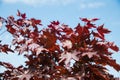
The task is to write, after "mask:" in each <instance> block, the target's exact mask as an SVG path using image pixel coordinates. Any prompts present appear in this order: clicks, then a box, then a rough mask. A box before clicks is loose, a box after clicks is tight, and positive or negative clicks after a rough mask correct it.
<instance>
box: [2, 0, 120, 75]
mask: <svg viewBox="0 0 120 80" xmlns="http://www.w3.org/2000/svg"><path fill="white" fill-rule="evenodd" d="M119 8H120V1H119V0H0V16H2V17H5V18H6V17H7V16H10V15H14V16H15V15H16V12H17V10H20V11H21V12H25V13H26V14H27V17H28V18H31V17H35V18H37V19H41V20H42V23H43V25H44V26H46V25H48V24H49V23H50V21H52V20H59V21H60V22H61V23H65V24H68V25H69V26H71V27H75V26H76V25H77V23H79V22H80V20H79V18H80V17H87V18H96V17H97V18H99V19H100V20H99V21H97V22H96V24H103V23H104V24H105V27H106V28H108V29H110V30H111V31H112V32H111V33H110V34H109V35H106V38H107V40H108V41H114V42H115V43H116V44H117V45H118V46H119V47H120V38H119V32H120V9H119ZM4 30H5V29H4V28H2V29H1V30H0V33H2V32H3V31H4ZM10 39H11V35H10V34H8V33H7V32H5V33H4V34H2V35H0V40H3V43H9V40H10ZM119 57H120V52H118V53H115V54H114V55H113V58H115V59H116V60H117V63H119V64H120V60H119V59H120V58H119ZM0 60H2V61H7V62H12V63H13V64H14V65H15V66H18V65H20V64H23V62H24V59H23V58H22V56H20V57H18V56H17V55H15V54H10V55H6V54H4V55H1V54H0ZM1 70H2V68H1V67H0V71H1ZM109 70H110V73H112V74H114V75H115V76H119V77H120V72H116V71H114V70H113V69H112V68H110V67H109Z"/></svg>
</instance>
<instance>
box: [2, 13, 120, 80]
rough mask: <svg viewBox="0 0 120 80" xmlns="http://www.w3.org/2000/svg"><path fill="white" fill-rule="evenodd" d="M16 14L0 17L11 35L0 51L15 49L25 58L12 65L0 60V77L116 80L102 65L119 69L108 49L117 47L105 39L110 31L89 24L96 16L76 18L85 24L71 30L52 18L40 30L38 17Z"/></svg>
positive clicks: (34, 79) (36, 79)
mask: <svg viewBox="0 0 120 80" xmlns="http://www.w3.org/2000/svg"><path fill="white" fill-rule="evenodd" d="M17 16H18V19H15V18H14V17H13V16H9V17H8V18H7V19H4V18H2V17H0V21H2V22H1V23H3V22H4V24H6V26H5V27H6V29H7V31H8V32H9V33H10V34H11V35H12V36H13V40H12V45H8V44H2V41H0V52H4V53H9V52H12V53H14V54H15V52H16V51H17V52H18V53H19V55H21V54H23V55H24V57H25V58H27V60H26V61H25V64H26V66H23V65H21V66H18V67H14V66H13V65H11V64H10V63H6V62H1V61H0V66H3V67H5V68H6V71H4V72H3V73H0V79H2V80H116V78H114V77H113V76H112V75H110V74H109V73H108V71H107V69H106V66H107V65H109V66H111V67H113V68H114V69H115V70H116V71H120V65H119V64H117V63H116V61H115V60H114V59H112V54H113V53H112V52H111V50H113V51H116V52H118V51H119V48H118V47H117V46H116V45H115V44H114V43H113V42H109V41H106V39H105V35H106V34H108V33H110V32H111V31H110V30H108V29H106V28H104V25H100V26H96V25H95V24H93V23H94V22H95V21H97V20H99V19H98V18H94V19H87V18H80V19H81V20H82V21H83V22H84V23H85V24H84V25H80V23H79V24H78V25H77V26H76V27H75V28H74V29H72V28H70V27H69V25H66V24H60V22H59V21H53V22H51V23H50V24H49V25H48V27H47V28H43V29H41V20H38V19H35V18H31V19H27V17H26V14H25V13H21V12H20V11H18V12H17ZM11 46H13V48H11ZM109 49H111V50H109ZM25 52H28V54H25ZM71 60H73V61H74V63H73V62H72V61H71ZM71 64H73V65H71Z"/></svg>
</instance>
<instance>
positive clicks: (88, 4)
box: [80, 0, 105, 9]
mask: <svg viewBox="0 0 120 80" xmlns="http://www.w3.org/2000/svg"><path fill="white" fill-rule="evenodd" d="M103 6H105V3H104V2H95V1H91V2H89V1H88V0H86V1H85V0H81V1H80V9H86V8H100V7H103Z"/></svg>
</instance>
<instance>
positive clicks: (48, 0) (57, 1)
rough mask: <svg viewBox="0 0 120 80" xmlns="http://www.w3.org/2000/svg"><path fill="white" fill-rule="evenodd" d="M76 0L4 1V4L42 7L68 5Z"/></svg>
mask: <svg viewBox="0 0 120 80" xmlns="http://www.w3.org/2000/svg"><path fill="white" fill-rule="evenodd" d="M74 1H75V0H2V2H4V3H9V4H14V3H23V4H27V5H32V6H40V5H67V4H70V3H72V2H74Z"/></svg>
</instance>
